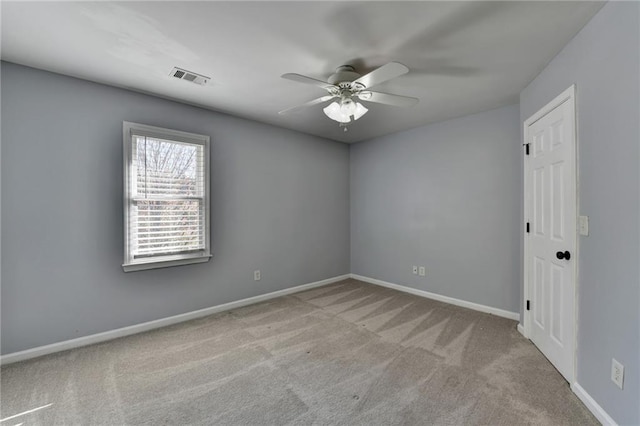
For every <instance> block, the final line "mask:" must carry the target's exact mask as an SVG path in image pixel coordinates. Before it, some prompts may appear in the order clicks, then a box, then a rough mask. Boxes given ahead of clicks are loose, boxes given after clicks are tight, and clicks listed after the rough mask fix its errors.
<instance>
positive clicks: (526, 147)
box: [524, 143, 531, 155]
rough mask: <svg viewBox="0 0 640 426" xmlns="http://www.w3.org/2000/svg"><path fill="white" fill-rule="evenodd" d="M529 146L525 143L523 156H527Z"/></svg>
mask: <svg viewBox="0 0 640 426" xmlns="http://www.w3.org/2000/svg"><path fill="white" fill-rule="evenodd" d="M529 145H531V144H529V143H525V144H524V154H525V155H529Z"/></svg>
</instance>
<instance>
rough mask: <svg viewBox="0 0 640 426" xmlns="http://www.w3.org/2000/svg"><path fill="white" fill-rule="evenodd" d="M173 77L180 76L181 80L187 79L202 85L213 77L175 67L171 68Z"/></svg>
mask: <svg viewBox="0 0 640 426" xmlns="http://www.w3.org/2000/svg"><path fill="white" fill-rule="evenodd" d="M169 75H170V76H171V77H175V78H178V79H180V80H187V81H190V82H192V83H195V84H199V85H200V86H204V85H205V84H207V83H208V82H209V80H211V77H207V76H205V75H202V74H197V73H195V72H191V71H187V70H183V69H182V68H178V67H175V68H174V69H172V70H171V74H169Z"/></svg>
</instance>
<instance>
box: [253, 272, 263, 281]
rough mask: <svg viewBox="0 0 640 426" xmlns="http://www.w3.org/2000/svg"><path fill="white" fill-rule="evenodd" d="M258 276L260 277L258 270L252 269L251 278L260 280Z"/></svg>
mask: <svg viewBox="0 0 640 426" xmlns="http://www.w3.org/2000/svg"><path fill="white" fill-rule="evenodd" d="M260 278H262V277H261V276H260V270H257V271H253V279H254V281H260Z"/></svg>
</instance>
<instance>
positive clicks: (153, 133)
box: [122, 121, 211, 272]
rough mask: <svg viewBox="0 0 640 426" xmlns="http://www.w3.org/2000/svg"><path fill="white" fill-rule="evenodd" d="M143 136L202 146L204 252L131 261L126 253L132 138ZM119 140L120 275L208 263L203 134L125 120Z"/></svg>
mask: <svg viewBox="0 0 640 426" xmlns="http://www.w3.org/2000/svg"><path fill="white" fill-rule="evenodd" d="M134 134H135V135H138V136H147V137H153V138H158V139H164V140H168V141H175V142H181V143H187V144H194V145H202V146H203V156H204V188H203V190H204V198H203V208H204V237H205V247H204V250H202V251H199V252H197V253H182V254H170V255H166V254H165V255H158V256H150V257H145V258H139V259H135V258H134V257H133V254H132V253H131V252H130V238H131V235H130V223H129V220H130V210H131V207H132V204H133V196H132V194H131V183H132V182H131V179H132V176H131V171H132V170H133V155H132V152H131V150H132V145H133V135H134ZM122 141H123V154H124V156H123V169H124V174H123V183H124V191H123V203H124V205H123V211H124V216H123V217H124V223H123V225H124V226H123V228H124V263H123V264H122V269H123V270H124V272H133V271H142V270H147V269H156V268H167V267H171V266H180V265H189V264H193V263H203V262H208V261H209V259H211V238H210V234H211V228H210V220H209V217H210V210H211V204H210V203H211V200H210V179H211V178H210V176H211V173H210V171H211V170H210V169H211V167H210V159H209V145H210V138H209V136H206V135H200V134H196V133H188V132H183V131H180V130H172V129H166V128H162V127H156V126H150V125H147V124H139V123H132V122H129V121H123V122H122Z"/></svg>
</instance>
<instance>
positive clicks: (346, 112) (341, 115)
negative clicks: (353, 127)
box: [323, 99, 369, 123]
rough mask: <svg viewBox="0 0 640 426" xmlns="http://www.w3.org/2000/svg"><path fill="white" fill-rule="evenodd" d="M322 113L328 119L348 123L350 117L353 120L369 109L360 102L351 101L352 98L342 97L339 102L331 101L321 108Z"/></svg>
mask: <svg viewBox="0 0 640 426" xmlns="http://www.w3.org/2000/svg"><path fill="white" fill-rule="evenodd" d="M323 111H324V113H325V114H326V116H327V117H329V118H330V119H332V120H334V121H337V122H338V123H350V122H351V117H353V121H355V120H357V119H359V118H360V117H362V116H363V115H365V114H366V113H367V111H369V110H368V109H367V108H365V107H364V105H362V104H361V103H360V102H353V100H352V99H344V100H342V101H341V102H340V103H338V102H332V103H331V104H329V106H327V107H326V108H324V109H323Z"/></svg>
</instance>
